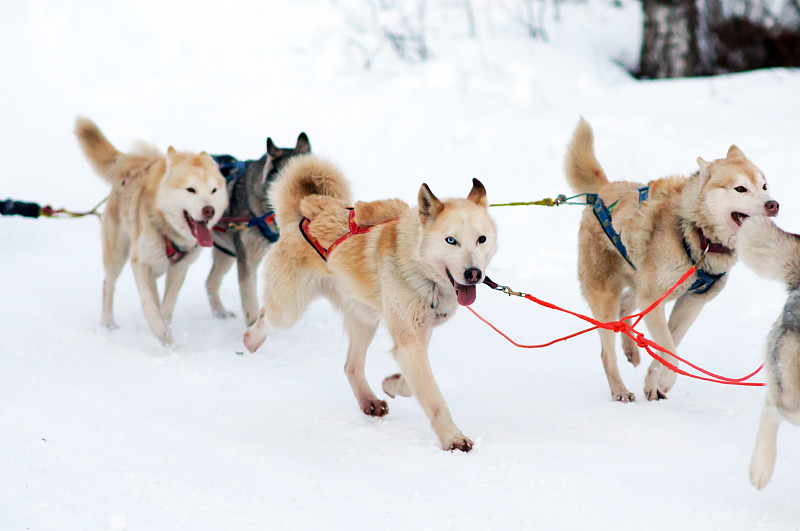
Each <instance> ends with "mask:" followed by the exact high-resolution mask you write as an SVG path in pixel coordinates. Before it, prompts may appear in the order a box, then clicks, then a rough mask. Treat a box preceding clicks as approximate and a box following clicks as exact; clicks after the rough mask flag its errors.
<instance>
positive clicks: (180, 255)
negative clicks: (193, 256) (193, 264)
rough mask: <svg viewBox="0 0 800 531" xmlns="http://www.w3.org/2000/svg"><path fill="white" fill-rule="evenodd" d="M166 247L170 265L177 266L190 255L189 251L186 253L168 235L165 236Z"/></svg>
mask: <svg viewBox="0 0 800 531" xmlns="http://www.w3.org/2000/svg"><path fill="white" fill-rule="evenodd" d="M164 246H165V250H166V253H167V259H168V260H169V263H170V264H177V263H178V262H180V261H181V260H183V259H184V258H185V257H186V255H187V254H189V251H184V250H183V249H181V248H180V247H178V244H176V243H175V242H174V241H172V240H170V239H169V237H168V236H167V235H166V234H164Z"/></svg>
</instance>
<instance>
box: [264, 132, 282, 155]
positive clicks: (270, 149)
mask: <svg viewBox="0 0 800 531" xmlns="http://www.w3.org/2000/svg"><path fill="white" fill-rule="evenodd" d="M280 152H281V150H280V149H279V148H277V147H276V146H275V143H274V142H273V141H272V138H270V137H267V155H269V156H270V157H277V156H278V155H280Z"/></svg>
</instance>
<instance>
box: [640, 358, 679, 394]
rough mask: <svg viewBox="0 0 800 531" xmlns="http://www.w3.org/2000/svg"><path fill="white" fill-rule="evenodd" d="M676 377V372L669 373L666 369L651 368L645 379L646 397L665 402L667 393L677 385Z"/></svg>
mask: <svg viewBox="0 0 800 531" xmlns="http://www.w3.org/2000/svg"><path fill="white" fill-rule="evenodd" d="M664 371H666V374H665V373H664ZM670 375H671V376H670ZM676 376H677V375H676V374H675V373H674V372H672V371H668V370H667V369H665V368H664V367H659V368H656V369H654V368H653V367H652V366H651V367H650V370H649V371H648V372H647V376H646V377H645V379H644V396H646V397H647V399H648V400H665V399H666V398H667V392H668V391H669V390H670V388H671V387H672V384H674V383H675V378H676Z"/></svg>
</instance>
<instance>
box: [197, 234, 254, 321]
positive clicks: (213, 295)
mask: <svg viewBox="0 0 800 531" xmlns="http://www.w3.org/2000/svg"><path fill="white" fill-rule="evenodd" d="M212 257H213V263H212V265H211V271H209V273H208V278H207V279H206V293H208V303H209V304H210V305H211V313H213V314H214V316H215V317H219V318H220V319H225V318H228V317H234V316H235V315H236V314H234V313H233V312H229V311H228V310H226V309H225V306H223V304H222V299H221V298H220V296H219V288H220V286H221V285H222V279H223V277H224V276H225V274H226V273H227V272H228V271H230V269H231V267H232V266H233V262H234V260H235V259H234V257H232V256H229V255H227V254H225V253H223V252H222V251H220V250H219V249H217V248H214V251H213V253H212ZM256 311H258V305H256Z"/></svg>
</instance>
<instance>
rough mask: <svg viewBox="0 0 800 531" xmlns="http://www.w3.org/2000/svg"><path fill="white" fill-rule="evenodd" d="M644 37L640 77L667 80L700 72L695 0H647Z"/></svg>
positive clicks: (645, 3) (643, 3) (644, 3)
mask: <svg viewBox="0 0 800 531" xmlns="http://www.w3.org/2000/svg"><path fill="white" fill-rule="evenodd" d="M642 6H643V8H644V38H643V39H642V52H641V57H640V59H639V77H642V78H649V79H664V78H672V77H686V76H692V75H696V74H697V73H698V68H699V54H698V47H697V6H696V5H695V2H694V0H643V2H642Z"/></svg>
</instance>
